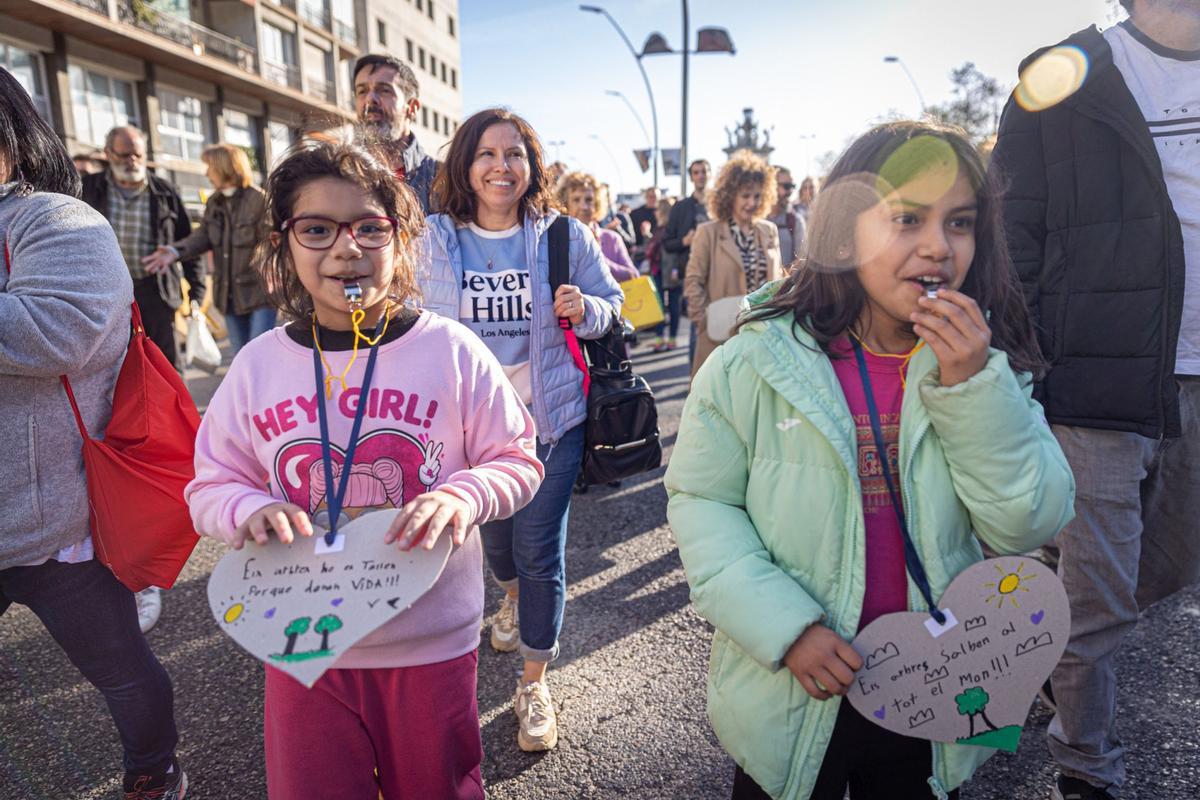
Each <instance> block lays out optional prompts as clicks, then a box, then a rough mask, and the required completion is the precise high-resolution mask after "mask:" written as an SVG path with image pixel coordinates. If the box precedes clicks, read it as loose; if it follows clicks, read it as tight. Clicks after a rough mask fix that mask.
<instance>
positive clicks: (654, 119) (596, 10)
mask: <svg viewBox="0 0 1200 800" xmlns="http://www.w3.org/2000/svg"><path fill="white" fill-rule="evenodd" d="M579 10H580V11H587V12H589V13H592V14H600V15H602V16H603V17H604V18H605V19H607V20H608V21H609V22H610V23H612V26H613V27H614V28H616V30H617V33H618V34H620V36H621V40H622V41H623V42H625V46H626V47H628V48H629V53H630V55H632V56H633V60H634V61H636V62H637V66H638V71H639V72H641V73H642V82H643V83H645V84H646V95H647V96H648V97H649V98H650V120H651V124H653V126H654V145H653V147H654V149H653V152H651V154H650V155H651V158H652V159H653V161H654V185H655V186H658V109H657V108H656V107H655V105H654V90H653V89H651V88H650V77H649V76H648V75H646V68H645V67H643V66H642V56H643V55H645V53H640V54H639V53H638V51H637V50H634V49H633V42H631V41H629V37H628V36H626V35H625V31H623V30H622V29H621V26H620V25H618V24H617V21H616V20H615V19H613V17H612V14H609V13H608V12H607V11H605V10H604V9H603V8H601V7H600V6H589V5H581V6H580V7H579ZM610 94H611V92H610ZM621 97H625V95H621ZM625 102H626V103H628V102H629V100H628V99H626V100H625ZM629 108H630V109H631V110H632V109H633V106H632V105H631V106H630V107H629ZM634 116H636V112H635V114H634ZM640 121H641V120H640V118H639V122H640ZM645 129H646V126H645V125H643V126H642V130H643V131H645Z"/></svg>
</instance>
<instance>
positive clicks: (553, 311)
mask: <svg viewBox="0 0 1200 800" xmlns="http://www.w3.org/2000/svg"><path fill="white" fill-rule="evenodd" d="M433 192H434V195H435V196H436V197H437V200H438V203H439V204H440V206H439V207H440V211H441V213H438V214H434V215H432V216H431V217H430V218H429V219H428V228H429V231H428V234H427V236H426V241H425V242H424V246H423V247H422V252H423V253H424V258H425V264H424V265H423V267H424V268H423V269H422V270H421V276H422V277H421V290H422V294H423V296H424V305H425V308H427V309H429V310H432V311H435V312H436V313H438V314H442V315H445V316H451V317H453V318H455V319H457V320H458V321H459V322H461V323H463V324H464V325H466V326H467V327H468V328H470V329H471V330H473V331H474V332H475V334H476V335H477V336H479V337H480V338H481V339H482V340H483V342H484V343H485V344H486V345H487V346H488V347H489V348H490V349H491V350H492V352H493V353H495V354H496V357H497V358H498V359H499V361H500V363H501V365H502V366H503V367H504V370H505V372H506V373H507V374H508V377H509V380H511V381H512V382H513V385H514V387H516V389H517V392H518V394H520V396H521V399H522V400H524V401H525V403H526V404H527V406H528V407H529V410H530V412H531V413H532V414H533V418H534V422H535V424H536V427H537V433H538V458H539V459H541V461H542V463H543V464H545V468H546V478H545V481H544V482H543V483H542V486H541V489H539V490H538V493H537V495H536V496H535V497H534V499H533V502H531V503H530V504H529V505H528V506H526V507H525V508H524V509H522V510H521V511H519V512H517V513H516V515H514V516H513V518H512V519H508V520H502V521H497V522H492V523H488V524H487V525H484V526H483V527H482V533H483V543H484V551H485V553H486V555H487V560H488V565H489V566H490V567H491V570H492V574H493V575H494V577H495V579H496V582H497V583H499V584H500V586H501V587H503V588H504V590H505V595H504V598H503V600H502V602H501V606H500V612H499V613H498V614H497V616H496V619H495V621H494V623H493V625H492V632H491V642H492V647H494V648H495V649H497V650H501V651H512V650H518V649H519V650H520V652H521V655H522V656H523V657H524V659H525V664H524V669H523V671H522V675H521V679H520V682H519V683H518V685H517V691H516V697H515V700H514V703H515V706H516V712H517V717H518V719H519V722H520V727H519V730H518V733H517V741H518V744H519V745H520V747H521V749H523V750H527V751H534V750H548V749H550V748H552V747H554V746H555V744H557V742H558V725H557V720H556V717H555V714H554V705H553V702H552V700H551V698H550V691H549V688H548V686H547V684H546V667H547V665H548V664H549V663H550V662H551V661H553V660H554V659H555V658H556V657H557V656H558V652H559V643H558V635H559V631H560V629H561V627H562V617H563V608H564V606H565V604H566V567H565V546H566V534H567V513H568V511H569V509H570V502H571V486H572V484H573V482H574V480H575V475H576V473H577V472H578V471H579V463H580V460H581V459H582V456H583V422H584V419H585V417H586V414H587V399H586V397H585V395H584V391H583V374H582V372H581V371H580V368H579V366H578V365H577V363H576V361H575V359H574V357H573V355H572V352H571V349H570V347H569V346H568V339H569V338H570V337H569V334H571V333H573V334H574V335H575V336H577V337H579V338H582V339H594V338H598V337H600V336H601V335H602V334H604V333H605V332H607V331H608V330H609V328H610V327H611V325H612V322H613V319H614V317H615V315H616V314H617V313H618V312H619V311H620V307H621V302H622V300H623V297H622V295H621V290H620V287H618V286H617V283H616V281H615V280H613V277H612V275H610V273H609V270H608V269H607V268H606V267H605V265H604V261H603V256H602V255H601V251H600V246H599V244H598V242H597V240H596V237H595V236H594V235H593V234H592V232H591V231H590V230H588V229H587V228H586V227H584V225H583V224H581V223H580V222H579V221H578V220H575V219H568V221H567V224H568V230H569V240H570V247H569V279H568V281H567V283H566V284H564V285H562V286H560V287H558V289H557V290H556V291H552V290H551V286H550V279H549V274H550V270H549V242H548V239H549V237H548V236H547V232H548V230H549V228H550V224H551V223H552V222H553V221H554V220H555V219H556V218H557V217H558V216H559V214H558V212H557V211H556V210H554V205H555V204H554V200H553V196H552V194H551V188H550V184H549V178H548V176H547V173H546V170H545V167H544V166H543V160H542V146H541V143H540V142H539V141H538V137H537V134H536V133H534V131H533V129H532V128H531V127H530V126H529V124H528V123H527V122H526V121H525V120H523V119H522V118H521V117H519V116H517V115H516V114H513V113H512V112H510V111H506V110H504V109H500V108H491V109H485V110H484V111H480V112H479V113H477V114H475V115H474V116H472V117H471V118H470V119H468V120H467V121H466V122H464V123H463V125H462V127H461V128H459V130H458V132H457V133H456V134H455V136H454V139H453V141H452V142H451V143H450V149H449V152H448V153H447V156H446V162H445V164H444V165H443V166H442V169H441V171H440V172H439V173H438V177H437V180H436V182H435V183H434V189H433ZM561 325H565V327H566V329H567V331H566V333H567V334H568V335H567V336H564V330H563V329H561V328H560V326H561Z"/></svg>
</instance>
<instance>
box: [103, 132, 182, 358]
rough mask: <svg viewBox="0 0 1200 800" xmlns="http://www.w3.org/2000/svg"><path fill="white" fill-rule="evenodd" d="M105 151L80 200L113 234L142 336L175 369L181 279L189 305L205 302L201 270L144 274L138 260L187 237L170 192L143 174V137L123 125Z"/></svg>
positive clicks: (112, 134) (177, 268)
mask: <svg viewBox="0 0 1200 800" xmlns="http://www.w3.org/2000/svg"><path fill="white" fill-rule="evenodd" d="M104 152H105V155H107V156H108V163H109V167H108V169H106V170H105V171H104V172H98V173H96V174H95V175H85V176H84V178H83V197H82V199H83V201H84V202H85V203H87V204H88V205H90V206H91V207H92V208H94V209H96V210H97V211H99V212H100V213H101V214H103V215H104V216H105V218H106V219H107V220H108V222H109V224H110V225H112V227H113V231H114V232H116V234H117V243H118V244H120V246H121V255H122V256H124V257H125V264H126V265H127V266H128V267H129V272H130V275H131V276H132V278H133V298H134V300H136V301H137V304H138V309H139V310H140V311H141V312H142V322H143V323H144V324H145V326H146V336H148V337H149V338H150V340H151V341H152V342H154V343H155V344H156V345H158V348H159V349H160V350H162V351H163V355H165V356H166V357H167V360H168V361H170V362H171V363H172V364H174V365H175V368H176V369H179V368H180V365H179V353H178V348H177V346H176V343H175V310H176V309H177V308H179V306H180V305H182V304H183V290H182V284H181V282H180V278H181V277H186V278H187V282H188V297H189V299H190V300H191V302H193V303H201V302H202V301H203V300H204V268H203V266H202V265H201V262H200V260H199V259H195V258H193V259H189V260H187V261H184V262H182V264H180V263H179V262H176V263H174V264H172V265H171V266H169V267H165V268H161V269H153V270H151V269H148V268H147V267H145V266H143V264H142V258H143V257H144V256H148V255H150V254H151V253H153V252H154V251H155V250H156V249H158V247H159V246H160V245H169V244H171V243H172V242H177V241H179V240H180V239H183V238H184V237H186V236H187V235H188V234H189V233H191V232H192V223H191V221H190V220H189V219H188V215H187V210H186V209H185V208H184V207H183V200H181V199H180V197H179V193H178V192H176V191H175V187H173V186H172V185H171V184H169V183H167V182H166V181H164V180H163V179H162V178H159V177H157V176H155V175H151V174H150V173H149V172H148V171H147V169H146V137H145V136H144V135H143V134H142V132H141V131H139V130H138V129H137V128H134V127H132V126H122V127H119V128H113V129H112V130H111V131H109V132H108V136H107V137H106V138H105V141H104Z"/></svg>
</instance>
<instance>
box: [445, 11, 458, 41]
mask: <svg viewBox="0 0 1200 800" xmlns="http://www.w3.org/2000/svg"><path fill="white" fill-rule="evenodd" d="M446 28H447V29H448V30H449V31H450V35H451V36H457V35H458V34H457V33H455V32H454V17H451V16H449V15H447V16H446Z"/></svg>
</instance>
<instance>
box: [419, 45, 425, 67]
mask: <svg viewBox="0 0 1200 800" xmlns="http://www.w3.org/2000/svg"><path fill="white" fill-rule="evenodd" d="M417 63H419V64H420V65H421V69H425V48H424V47H418V48H417Z"/></svg>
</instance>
